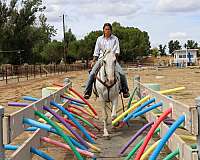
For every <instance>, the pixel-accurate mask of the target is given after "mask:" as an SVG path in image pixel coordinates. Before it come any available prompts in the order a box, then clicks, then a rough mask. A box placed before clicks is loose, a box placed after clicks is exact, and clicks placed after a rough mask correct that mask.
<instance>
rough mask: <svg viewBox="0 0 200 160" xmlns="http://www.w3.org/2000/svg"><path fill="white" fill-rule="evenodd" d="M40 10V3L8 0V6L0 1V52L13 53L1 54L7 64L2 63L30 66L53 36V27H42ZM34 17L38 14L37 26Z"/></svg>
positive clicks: (44, 21)
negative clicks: (27, 64)
mask: <svg viewBox="0 0 200 160" xmlns="http://www.w3.org/2000/svg"><path fill="white" fill-rule="evenodd" d="M18 3H20V4H19V5H21V6H20V7H18ZM44 9H45V7H44V6H42V0H24V1H20V2H19V1H18V0H11V1H10V3H9V4H7V3H6V2H2V1H0V36H1V40H0V50H4V51H6V50H8V51H13V50H14V51H15V52H9V54H8V53H5V54H4V55H3V57H5V59H7V60H8V61H4V62H6V63H12V64H19V63H25V62H26V63H34V59H35V58H34V57H35V53H37V54H38V53H39V52H40V51H41V50H42V46H44V44H46V43H48V42H49V41H50V38H51V37H52V36H53V35H54V34H55V30H54V29H53V27H52V26H49V25H47V24H46V18H45V16H44V15H42V14H40V13H41V12H43V11H44ZM37 15H41V16H40V17H39V21H40V24H37V23H36V20H37ZM18 50H21V52H18ZM37 56H38V55H37Z"/></svg>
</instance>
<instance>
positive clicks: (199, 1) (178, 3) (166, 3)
mask: <svg viewBox="0 0 200 160" xmlns="http://www.w3.org/2000/svg"><path fill="white" fill-rule="evenodd" d="M156 10H157V11H164V12H194V11H200V0H159V1H158V3H157V5H156Z"/></svg>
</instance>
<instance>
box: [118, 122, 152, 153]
mask: <svg viewBox="0 0 200 160" xmlns="http://www.w3.org/2000/svg"><path fill="white" fill-rule="evenodd" d="M152 124H153V122H149V123H147V124H146V125H144V126H143V127H142V128H141V129H140V130H138V131H137V133H136V134H135V135H134V136H133V137H132V138H131V139H130V140H129V141H128V143H127V144H125V145H124V147H123V148H122V149H121V150H120V151H119V155H122V154H123V153H124V152H125V151H126V149H127V148H128V147H129V146H130V145H131V144H132V143H133V142H134V141H135V140H136V139H137V137H138V136H140V135H141V134H142V133H143V132H144V131H145V130H146V129H147V128H148V127H150V126H151V125H152Z"/></svg>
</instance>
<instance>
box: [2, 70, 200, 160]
mask: <svg viewBox="0 0 200 160" xmlns="http://www.w3.org/2000/svg"><path fill="white" fill-rule="evenodd" d="M136 74H139V75H140V76H141V80H142V82H145V83H159V84H161V89H169V88H174V87H179V86H185V87H186V90H184V91H181V92H179V93H176V94H174V95H173V98H175V99H177V100H179V101H182V102H183V103H186V104H188V105H195V103H194V98H195V97H197V96H199V95H200V83H199V78H200V70H199V69H162V70H158V71H157V70H141V71H134V70H132V69H130V70H128V71H127V76H128V81H129V87H130V88H133V76H134V75H136ZM87 76H88V75H87V71H76V72H75V71H74V72H68V73H66V74H63V75H57V76H55V77H53V76H52V77H48V78H46V77H45V78H42V79H41V78H38V79H34V80H29V81H25V82H20V83H16V84H9V85H6V86H0V105H3V106H6V104H7V102H11V101H18V100H19V99H20V98H21V97H22V96H24V95H31V96H35V97H41V89H42V88H43V87H45V86H48V84H50V83H52V82H63V79H64V78H65V77H68V78H70V79H71V81H72V83H73V87H74V88H75V89H76V90H78V91H79V92H80V93H82V92H83V89H84V84H85V81H86V79H87ZM89 101H90V103H91V104H92V105H94V106H95V108H96V109H97V111H98V113H99V115H101V106H99V103H98V100H97V101H94V97H92V98H91V99H90V100H89ZM17 109H18V108H11V107H5V111H6V112H7V113H12V112H14V111H16V110H17ZM97 123H98V124H99V125H100V126H101V125H102V122H101V121H98V122H97ZM144 123H145V121H144V120H141V119H136V120H134V121H132V123H131V126H130V127H129V128H127V127H125V128H123V129H118V130H117V131H115V132H114V131H113V130H112V129H111V128H109V131H110V132H111V134H112V138H111V140H105V139H104V138H103V137H102V132H101V133H98V134H97V135H98V137H99V138H98V139H97V141H96V142H97V146H98V147H100V148H101V149H102V153H101V154H99V155H97V159H99V160H100V159H101V160H104V159H116V160H118V159H123V158H122V157H118V155H117V153H118V150H119V149H120V148H121V147H122V146H123V144H125V143H126V142H127V141H128V140H129V139H130V137H131V136H132V135H133V134H134V133H135V132H136V131H137V130H138V129H139V128H141V126H143V125H144ZM145 134H146V133H144V135H145ZM144 135H143V136H144ZM54 138H55V137H54ZM56 138H57V137H56ZM18 142H19V141H18ZM136 142H137V141H136ZM151 143H153V141H152V142H151ZM135 144H136V143H134V144H133V145H132V147H133V146H134V145H135ZM132 147H130V148H129V149H128V150H130V149H131V148H132ZM43 150H44V151H46V152H48V153H49V154H50V155H52V156H53V157H54V158H55V159H60V160H61V159H66V157H67V159H73V158H72V157H71V158H69V152H65V151H63V150H62V149H60V148H56V147H53V146H51V145H46V144H45V146H43ZM163 154H164V155H166V150H164V151H163V152H162V154H161V156H160V159H163ZM63 157H65V158H63ZM33 159H35V160H36V159H38V160H39V159H40V158H37V157H34V158H33Z"/></svg>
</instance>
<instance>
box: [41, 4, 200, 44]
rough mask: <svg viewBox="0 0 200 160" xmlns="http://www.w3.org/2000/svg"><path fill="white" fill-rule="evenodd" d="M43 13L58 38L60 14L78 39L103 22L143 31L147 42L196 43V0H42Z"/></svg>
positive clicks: (199, 16) (199, 11)
mask: <svg viewBox="0 0 200 160" xmlns="http://www.w3.org/2000/svg"><path fill="white" fill-rule="evenodd" d="M43 4H44V5H45V6H46V7H47V8H46V10H45V15H46V17H47V21H48V23H49V24H50V25H53V26H55V28H56V29H57V35H56V37H54V39H57V40H61V39H62V37H63V32H62V15H63V14H65V23H66V28H67V29H69V28H71V29H72V32H73V33H74V34H75V35H76V37H77V38H78V39H81V38H83V37H84V36H85V35H87V34H88V33H89V32H90V31H92V30H101V29H102V26H103V24H104V23H105V22H109V23H112V22H114V21H117V22H119V23H120V24H121V25H122V26H129V27H137V28H139V29H140V30H142V31H147V32H148V33H149V36H150V41H151V46H152V47H157V46H158V45H159V44H167V43H168V42H169V40H176V39H177V40H179V41H180V42H181V43H182V44H184V43H185V42H186V41H187V40H188V39H192V40H195V41H197V42H198V43H200V0H43Z"/></svg>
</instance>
